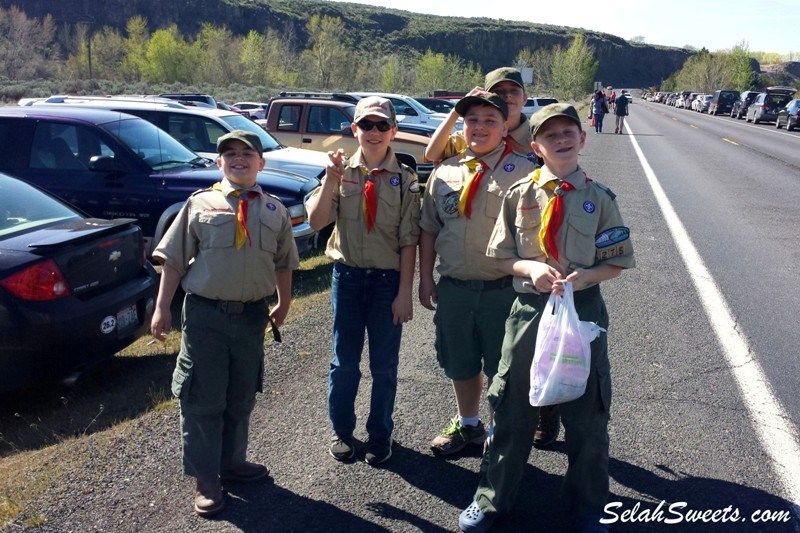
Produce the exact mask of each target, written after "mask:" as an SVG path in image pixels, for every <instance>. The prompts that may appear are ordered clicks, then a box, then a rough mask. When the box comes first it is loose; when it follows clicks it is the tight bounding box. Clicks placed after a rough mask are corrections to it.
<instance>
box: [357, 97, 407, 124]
mask: <svg viewBox="0 0 800 533" xmlns="http://www.w3.org/2000/svg"><path fill="white" fill-rule="evenodd" d="M369 116H376V117H381V118H385V119H386V120H388V121H389V124H391V125H392V126H394V125H396V124H397V115H396V114H395V112H394V106H393V105H392V102H391V100H388V99H386V98H382V97H380V96H367V97H366V98H362V99H361V100H359V101H358V103H357V104H356V113H355V116H354V118H353V122H358V121H359V120H361V119H362V118H364V117H369Z"/></svg>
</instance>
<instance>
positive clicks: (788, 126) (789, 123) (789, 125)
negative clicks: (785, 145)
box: [786, 118, 794, 131]
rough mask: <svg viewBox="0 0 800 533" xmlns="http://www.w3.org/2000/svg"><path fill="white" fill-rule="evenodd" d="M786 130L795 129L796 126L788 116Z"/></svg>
mask: <svg viewBox="0 0 800 533" xmlns="http://www.w3.org/2000/svg"><path fill="white" fill-rule="evenodd" d="M786 131H794V126H792V123H791V122H790V121H789V119H788V118H787V119H786Z"/></svg>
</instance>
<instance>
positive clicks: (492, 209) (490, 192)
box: [484, 181, 506, 220]
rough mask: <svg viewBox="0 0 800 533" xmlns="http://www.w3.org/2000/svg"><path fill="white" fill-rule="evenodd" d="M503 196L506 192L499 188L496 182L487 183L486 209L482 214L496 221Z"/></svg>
mask: <svg viewBox="0 0 800 533" xmlns="http://www.w3.org/2000/svg"><path fill="white" fill-rule="evenodd" d="M505 195H506V190H505V189H503V188H502V187H500V185H498V184H497V182H496V181H490V182H489V186H488V187H487V188H486V207H485V208H484V214H485V215H486V216H487V217H488V218H491V219H492V220H497V216H498V215H499V214H500V208H501V207H502V206H503V197H504V196H505Z"/></svg>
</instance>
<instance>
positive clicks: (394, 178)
mask: <svg viewBox="0 0 800 533" xmlns="http://www.w3.org/2000/svg"><path fill="white" fill-rule="evenodd" d="M389 184H390V185H391V186H392V187H397V186H398V185H400V177H399V176H392V177H391V178H389Z"/></svg>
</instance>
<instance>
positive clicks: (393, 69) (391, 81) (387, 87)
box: [380, 55, 403, 93]
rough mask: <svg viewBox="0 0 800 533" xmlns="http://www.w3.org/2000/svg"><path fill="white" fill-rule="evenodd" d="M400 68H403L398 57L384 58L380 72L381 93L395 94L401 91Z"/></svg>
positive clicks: (401, 76)
mask: <svg viewBox="0 0 800 533" xmlns="http://www.w3.org/2000/svg"><path fill="white" fill-rule="evenodd" d="M402 68H403V67H402V65H401V63H400V58H399V57H398V56H396V55H390V56H389V57H387V58H386V60H385V61H384V62H383V66H382V67H381V70H380V76H381V85H380V89H381V92H384V93H397V92H400V91H401V90H402V89H403V73H402Z"/></svg>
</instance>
